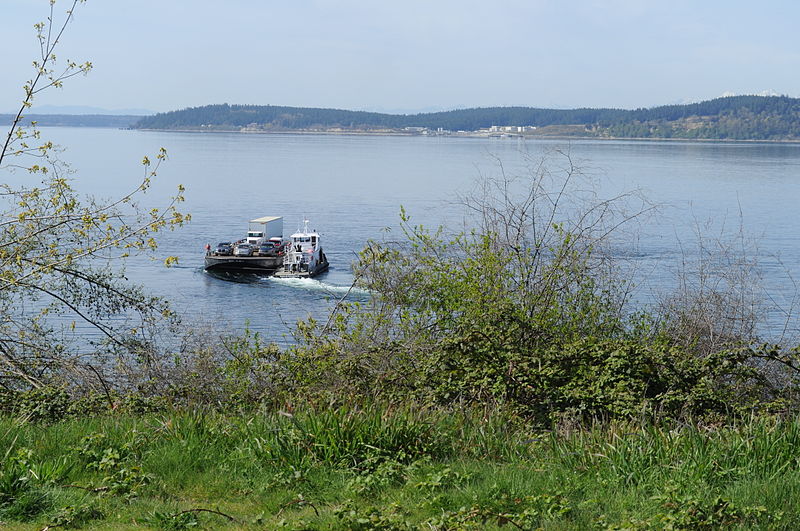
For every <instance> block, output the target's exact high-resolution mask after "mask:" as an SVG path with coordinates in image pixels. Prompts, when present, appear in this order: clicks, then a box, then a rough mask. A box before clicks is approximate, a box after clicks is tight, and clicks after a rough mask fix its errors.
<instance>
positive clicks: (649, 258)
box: [43, 128, 800, 343]
mask: <svg viewBox="0 0 800 531" xmlns="http://www.w3.org/2000/svg"><path fill="white" fill-rule="evenodd" d="M43 135H44V137H45V138H47V139H49V140H53V141H54V142H56V143H57V144H59V145H61V146H63V147H64V148H65V151H64V152H63V153H62V154H61V158H62V159H64V160H65V161H67V162H68V163H69V164H70V165H71V167H72V169H73V170H74V171H75V173H74V179H75V183H74V184H75V187H76V188H77V189H79V190H80V191H82V192H87V193H91V194H93V195H94V196H97V197H101V198H102V197H109V198H111V197H118V196H120V195H121V194H124V193H127V192H129V191H130V190H131V189H133V188H135V187H136V186H137V185H138V182H139V181H140V180H141V178H142V176H143V175H144V173H143V168H142V166H141V160H142V158H143V156H145V155H147V156H149V157H150V158H151V159H154V158H155V155H156V154H157V152H158V149H159V148H161V147H164V148H166V149H167V153H168V160H167V161H166V162H165V163H164V164H163V165H162V167H161V168H160V169H159V172H158V176H157V177H156V178H155V179H154V181H153V187H152V188H151V190H149V191H148V193H147V194H146V195H145V196H142V197H141V198H140V203H141V204H143V205H147V206H148V207H153V206H163V205H165V204H166V202H167V201H168V199H169V197H170V196H171V195H172V194H173V193H174V191H175V190H176V189H177V186H178V185H179V184H182V185H183V186H185V188H186V194H185V195H186V201H185V203H183V204H181V205H180V209H181V211H183V212H188V213H191V215H192V221H191V222H190V223H189V224H187V225H186V226H185V227H183V228H181V229H179V230H177V231H175V232H167V233H164V234H163V235H162V236H160V237H159V242H160V248H159V250H158V253H157V256H156V257H155V258H154V259H152V260H147V259H135V260H130V261H129V262H128V263H127V264H126V265H125V267H126V271H127V275H128V277H129V278H130V279H131V280H132V281H133V282H137V283H141V284H143V285H144V286H146V288H147V290H148V291H149V292H150V293H152V294H155V295H160V296H163V297H165V298H167V299H169V300H171V301H172V304H173V308H174V309H175V310H176V311H177V312H178V313H179V314H181V315H182V316H183V319H184V324H185V325H186V326H191V327H196V328H200V327H206V328H209V329H211V330H218V331H220V332H233V333H236V332H237V331H239V330H244V328H245V327H248V328H250V329H251V330H253V331H257V332H259V333H260V334H262V335H263V336H265V337H267V338H269V339H271V340H275V341H277V342H279V343H284V342H287V341H289V340H290V339H289V338H290V333H291V330H292V327H293V326H294V323H295V322H296V321H297V320H298V319H303V318H305V317H307V316H309V315H310V316H315V317H317V318H322V319H324V318H325V316H326V315H327V311H328V310H329V309H330V308H331V307H332V306H333V305H334V304H335V303H336V301H338V300H339V299H340V298H341V297H343V296H345V294H347V293H348V292H349V296H350V297H351V298H352V297H355V298H359V297H361V298H365V297H367V296H368V295H367V294H364V293H360V292H358V291H357V290H356V291H355V292H351V291H349V290H350V286H351V284H352V280H353V279H352V274H351V270H350V264H351V263H352V261H353V260H354V259H355V257H356V253H357V252H358V251H359V250H360V249H361V248H363V246H364V244H365V243H366V242H367V241H368V240H369V239H383V238H390V239H391V238H399V231H398V224H399V215H398V214H399V211H400V208H401V206H402V207H403V208H405V210H406V211H407V212H408V213H409V215H410V216H411V218H412V222H417V223H423V224H425V225H428V226H437V225H439V224H442V225H445V226H447V227H451V228H454V229H457V228H458V227H460V226H463V225H464V223H465V222H466V223H467V224H468V223H469V219H465V211H464V209H463V208H462V207H461V206H459V200H458V199H459V197H460V196H462V195H464V194H468V193H469V192H470V191H471V190H473V189H474V187H475V185H476V182H477V181H479V180H480V178H481V177H482V176H483V177H486V176H490V177H492V176H493V177H497V176H499V175H500V174H501V173H502V172H505V174H507V175H512V176H513V175H525V174H526V172H528V171H529V170H528V166H529V165H530V163H531V162H532V161H537V160H539V158H540V156H542V154H543V153H546V152H551V151H552V150H560V151H562V152H568V153H569V156H570V158H571V160H572V161H573V163H574V164H576V165H577V166H578V167H580V168H581V170H582V172H583V173H584V174H586V175H587V176H588V177H589V178H590V179H591V180H592V182H593V185H592V186H594V187H595V191H596V193H597V196H598V198H600V199H603V198H610V197H615V196H618V195H619V194H622V193H625V192H628V191H632V190H638V191H640V192H641V193H642V194H643V195H644V196H646V197H647V198H648V199H649V201H650V202H651V203H653V204H657V205H658V209H657V210H656V211H653V212H652V213H650V214H649V215H647V216H643V217H641V218H640V219H639V220H637V230H636V232H635V234H634V235H632V236H630V238H631V239H630V240H628V243H629V244H630V245H629V246H628V245H626V242H625V241H622V242H621V243H620V248H619V252H620V253H621V254H623V255H627V257H628V258H630V259H631V260H632V261H634V262H635V264H636V267H635V271H636V272H635V274H634V276H635V283H636V285H637V287H636V289H635V292H634V294H633V299H634V301H636V303H637V304H639V305H642V306H646V305H648V304H650V303H652V302H653V301H655V300H656V299H658V298H659V297H660V296H662V295H663V293H664V292H665V291H668V290H669V289H670V288H671V286H674V284H675V273H676V271H677V270H678V269H679V268H680V264H681V262H682V261H683V260H685V258H686V256H687V253H688V254H691V252H692V251H691V249H693V248H694V244H695V243H696V241H697V236H698V235H701V236H703V237H707V238H709V239H710V240H715V239H716V240H725V241H733V244H734V245H736V242H737V238H743V240H742V241H744V239H746V240H747V241H748V243H747V244H746V245H747V247H748V252H749V253H751V257H752V258H757V260H758V263H759V266H758V267H759V273H760V275H761V277H762V280H763V284H764V287H765V290H766V293H767V297H768V301H769V302H768V304H767V310H768V312H767V313H768V315H767V320H766V322H765V323H764V324H763V325H762V330H763V334H764V335H765V336H766V337H768V338H777V337H778V336H782V335H783V334H785V333H788V334H789V335H790V336H791V335H792V334H793V333H796V332H797V330H798V328H797V318H796V316H793V313H795V312H793V305H794V304H795V303H796V302H797V301H796V300H795V299H796V295H797V288H796V286H795V284H794V282H795V280H797V279H800V217H798V215H797V210H798V209H797V203H798V200H800V145H798V144H788V143H733V142H731V143H722V142H653V141H601V140H571V141H566V140H535V141H531V140H527V141H524V142H523V141H522V140H521V139H514V138H504V139H487V138H454V137H400V136H344V135H299V134H298V135H293V134H237V133H181V132H146V131H130V130H114V129H99V128H98V129H94V128H46V129H44V130H43ZM267 215H276V216H283V218H284V233H285V236H288V235H289V234H291V232H293V231H294V230H295V229H297V228H299V227H300V226H301V225H302V220H303V219H304V218H307V219H309V220H310V222H311V227H312V228H315V229H317V230H318V231H319V232H320V233H321V237H322V242H323V248H324V250H325V254H326V255H327V256H328V258H329V260H330V262H331V268H330V271H329V272H328V273H325V274H323V275H321V276H319V277H317V278H316V279H311V280H277V279H273V278H267V277H261V278H259V277H246V278H235V279H224V278H219V277H216V276H213V275H210V274H207V273H205V272H204V271H203V253H204V246H205V245H206V244H207V243H210V244H211V245H212V246H213V245H215V244H216V243H217V242H220V241H231V240H237V239H240V238H242V237H243V236H244V235H245V232H246V230H247V226H248V220H250V219H253V218H257V217H261V216H267ZM740 228H741V229H742V233H741V234H740ZM740 243H741V242H740ZM743 245H744V244H743ZM170 255H175V256H178V257H179V263H178V265H177V266H173V267H171V268H166V267H164V266H163V263H162V261H163V258H164V257H166V256H170ZM79 332H80V330H79ZM87 333H89V332H88V331H87Z"/></svg>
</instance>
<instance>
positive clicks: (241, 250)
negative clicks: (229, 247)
mask: <svg viewBox="0 0 800 531" xmlns="http://www.w3.org/2000/svg"><path fill="white" fill-rule="evenodd" d="M233 255H234V256H253V246H252V245H250V244H249V243H240V244H239V245H237V246H236V249H234V250H233Z"/></svg>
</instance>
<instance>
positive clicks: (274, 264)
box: [205, 255, 283, 274]
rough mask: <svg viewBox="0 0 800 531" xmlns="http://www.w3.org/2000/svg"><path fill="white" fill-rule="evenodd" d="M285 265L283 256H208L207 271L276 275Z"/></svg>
mask: <svg viewBox="0 0 800 531" xmlns="http://www.w3.org/2000/svg"><path fill="white" fill-rule="evenodd" d="M282 265H283V257H281V256H215V255H207V256H206V259H205V269H206V271H233V272H239V273H263V274H270V273H274V272H275V270H276V269H278V268H279V267H281V266H282Z"/></svg>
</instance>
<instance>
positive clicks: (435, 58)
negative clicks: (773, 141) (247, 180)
mask: <svg viewBox="0 0 800 531" xmlns="http://www.w3.org/2000/svg"><path fill="white" fill-rule="evenodd" d="M70 4H71V2H68V1H67V0H58V2H57V3H56V10H57V13H59V14H60V13H61V12H62V11H63V10H64V9H66V8H67V7H68V5H70ZM48 12H49V9H48V1H47V0H0V39H2V47H3V52H2V53H0V72H2V74H1V75H0V112H7V111H9V110H11V109H14V108H15V107H16V106H17V105H18V102H19V101H20V100H21V97H22V90H21V86H22V84H23V83H24V81H25V80H26V79H27V78H28V77H30V75H31V71H32V70H31V67H30V65H31V61H32V60H33V59H35V55H36V51H37V46H38V45H37V42H36V39H35V33H34V30H33V24H34V23H35V22H37V21H40V20H44V19H45V18H46V17H47V14H48ZM799 21H800V2H797V1H793V0H792V1H790V0H785V1H784V0H775V1H770V0H763V1H762V2H754V1H752V0H749V1H740V0H724V1H723V0H720V1H716V0H702V1H701V0H669V1H665V0H660V1H647V0H476V1H473V0H402V1H399V0H341V1H334V0H280V1H276V0H216V1H210V0H88V1H87V2H86V3H85V4H82V5H80V6H79V7H78V9H77V12H76V17H75V20H74V23H73V24H72V25H71V27H70V28H69V29H68V30H67V33H66V35H65V36H64V41H63V47H62V48H61V50H60V52H59V53H58V56H59V57H60V58H63V59H67V58H69V59H75V60H79V61H83V60H90V61H92V62H93V63H94V67H95V68H94V70H93V72H92V73H91V74H90V75H89V76H88V77H86V78H79V79H75V80H71V81H69V82H68V83H67V84H66V86H65V87H64V88H63V89H62V90H58V91H50V92H48V93H46V94H44V95H43V96H42V97H41V98H40V99H39V100H38V101H37V103H38V104H39V105H87V106H93V107H102V108H107V109H130V108H140V109H149V110H153V111H168V110H173V109H180V108H184V107H190V106H198V105H205V104H210V103H225V102H227V103H242V104H260V105H266V104H272V105H290V106H303V107H334V108H344V109H364V110H378V111H388V112H416V111H428V110H439V109H453V108H464V107H477V106H495V105H526V106H535V107H559V108H570V107H583V106H586V107H621V108H634V107H650V106H654V105H660V104H668V103H676V102H688V101H699V100H704V99H711V98H715V97H717V96H721V95H723V94H725V93H733V94H754V93H761V92H763V91H766V90H771V91H775V92H777V93H779V94H789V95H791V96H798V95H800V37H798V33H797V25H798V23H799Z"/></svg>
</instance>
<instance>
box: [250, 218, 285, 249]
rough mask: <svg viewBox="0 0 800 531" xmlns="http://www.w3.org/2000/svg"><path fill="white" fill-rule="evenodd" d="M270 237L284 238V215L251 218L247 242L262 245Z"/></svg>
mask: <svg viewBox="0 0 800 531" xmlns="http://www.w3.org/2000/svg"><path fill="white" fill-rule="evenodd" d="M270 238H281V239H283V217H281V216H264V217H263V218H257V219H251V220H250V226H249V228H248V229H247V243H250V244H252V245H261V244H262V243H263V242H266V241H268V240H269V239H270Z"/></svg>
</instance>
